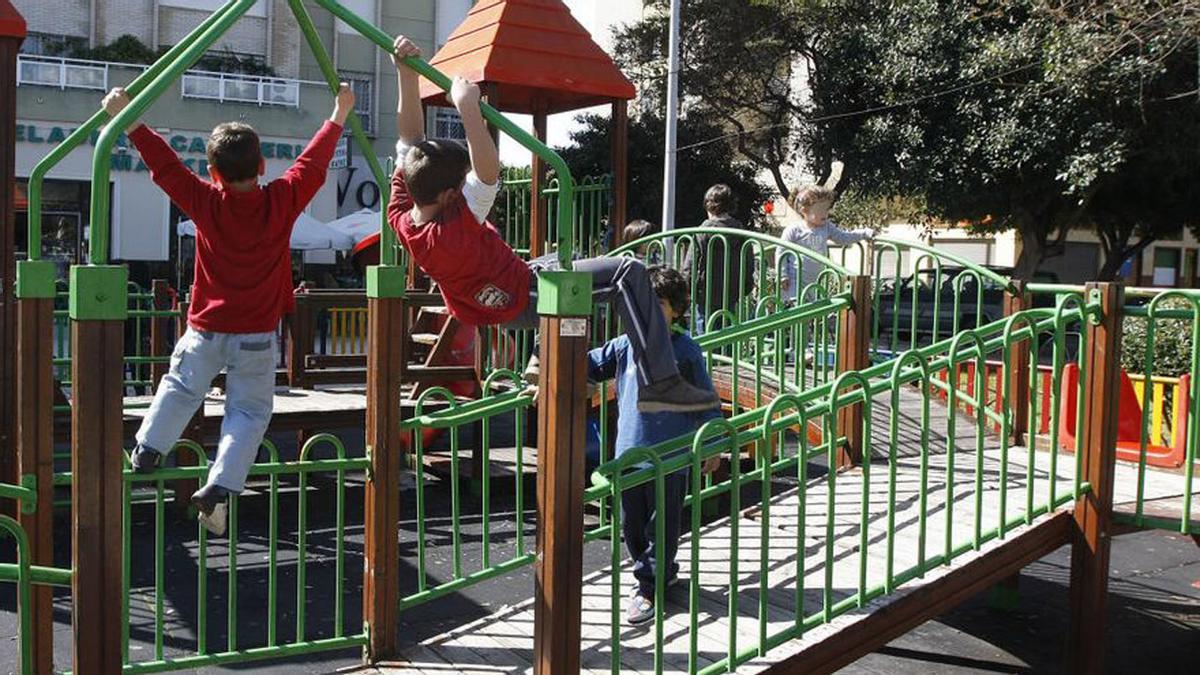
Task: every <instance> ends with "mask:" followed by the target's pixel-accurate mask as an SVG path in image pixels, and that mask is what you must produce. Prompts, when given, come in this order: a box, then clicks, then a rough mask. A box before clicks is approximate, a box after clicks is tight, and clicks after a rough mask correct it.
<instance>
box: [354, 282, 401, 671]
mask: <svg viewBox="0 0 1200 675" xmlns="http://www.w3.org/2000/svg"><path fill="white" fill-rule="evenodd" d="M404 285H405V284H404V269H403V268H401V267H397V266H392V265H386V266H385V265H379V266H374V267H371V268H369V269H368V270H367V307H368V313H367V330H368V334H369V338H368V339H367V428H366V444H367V457H368V458H369V459H370V460H371V468H370V470H369V472H368V474H367V478H368V479H367V484H366V488H365V490H364V494H365V499H366V506H365V511H364V518H365V520H364V532H365V535H364V537H365V541H364V558H363V561H364V570H363V621H364V622H365V623H366V625H367V633H368V642H367V650H366V659H367V661H368V662H369V663H375V662H377V661H380V660H383V659H389V658H393V657H394V656H395V655H396V640H397V635H396V631H397V627H398V624H399V602H400V549H399V539H398V537H399V534H398V533H399V527H400V471H401V468H402V467H403V452H402V449H401V446H400V421H401V410H400V372H401V368H402V366H403V365H404V359H405V354H404V351H405V345H406V340H404V339H402V338H403V336H404V333H403V323H404Z"/></svg>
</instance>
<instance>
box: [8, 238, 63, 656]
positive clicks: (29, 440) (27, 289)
mask: <svg viewBox="0 0 1200 675" xmlns="http://www.w3.org/2000/svg"><path fill="white" fill-rule="evenodd" d="M54 273H55V268H54V263H52V262H49V261H38V260H23V261H21V262H20V263H18V264H17V289H16V290H17V345H16V347H17V372H16V376H17V377H16V397H17V420H16V430H17V433H16V457H17V472H18V474H19V475H20V476H22V477H24V476H31V477H32V480H33V483H34V485H33V487H34V489H35V490H36V493H37V508H35V509H33V510H32V511H28V510H26V509H21V513H20V523H21V527H22V528H23V529H24V530H25V532H26V533H28V535H29V543H30V547H29V557H30V560H29V562H31V563H32V564H34V565H45V566H52V565H53V564H54V529H53V528H54V375H53V370H54V366H53V361H54ZM29 614H30V625H31V627H32V633H33V634H32V635H31V636H30V637H29V638H28V644H29V646H30V649H31V652H30V654H28V655H27V658H28V659H29V663H30V664H31V665H32V672H35V673H49V672H52V671H53V667H54V593H53V589H51V588H50V587H48V586H36V587H35V588H33V589H32V595H31V596H30V607H29Z"/></svg>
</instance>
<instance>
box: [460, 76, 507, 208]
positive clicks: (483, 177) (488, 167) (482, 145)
mask: <svg viewBox="0 0 1200 675" xmlns="http://www.w3.org/2000/svg"><path fill="white" fill-rule="evenodd" d="M450 98H451V100H452V101H454V107H455V108H458V115H459V117H461V118H462V124H463V129H464V130H465V131H466V132H467V148H468V149H469V150H470V151H471V168H472V169H474V170H475V175H476V176H478V177H479V180H480V181H482V182H483V183H486V184H487V185H495V184H496V181H497V180H499V178H500V152H499V151H498V150H497V149H496V142H495V141H493V140H492V134H491V133H490V132H489V131H488V128H487V124H485V123H484V121H483V112H482V111H481V110H480V109H479V85H476V84H472V83H470V82H468V81H466V80H464V79H463V78H461V77H456V78H454V85H453V86H451V87H450Z"/></svg>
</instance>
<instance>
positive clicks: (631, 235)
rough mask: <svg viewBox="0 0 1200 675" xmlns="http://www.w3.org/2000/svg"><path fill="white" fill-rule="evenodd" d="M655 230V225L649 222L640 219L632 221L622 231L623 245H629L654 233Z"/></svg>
mask: <svg viewBox="0 0 1200 675" xmlns="http://www.w3.org/2000/svg"><path fill="white" fill-rule="evenodd" d="M655 229H656V228H655V227H654V224H653V223H651V222H649V221H647V220H641V219H638V220H633V221H630V222H629V224H628V225H626V226H625V229H624V230H621V243H622V244H628V243H629V242H631V241H636V240H638V239H641V238H642V237H644V236H646V235H648V234H650V233H651V232H653V231H654V230H655Z"/></svg>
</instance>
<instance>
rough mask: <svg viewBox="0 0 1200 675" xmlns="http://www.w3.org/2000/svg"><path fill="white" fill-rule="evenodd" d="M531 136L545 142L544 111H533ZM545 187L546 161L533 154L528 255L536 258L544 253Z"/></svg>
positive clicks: (545, 228)
mask: <svg viewBox="0 0 1200 675" xmlns="http://www.w3.org/2000/svg"><path fill="white" fill-rule="evenodd" d="M533 136H534V138H536V139H538V140H539V141H541V142H543V143H545V142H546V113H545V111H538V112H535V113H533ZM544 189H546V162H545V161H544V160H542V158H541V157H538V156H537V155H536V154H534V155H533V159H532V160H531V161H530V164H529V257H530V258H536V257H538V256H541V255H545V253H546V233H547V232H548V231H549V230H548V229H547V227H546V224H547V220H548V219H549V217H550V216H549V214H548V213H547V209H548V208H549V204H548V203H547V201H546V200H545V199H544V198H543V197H542V190H544Z"/></svg>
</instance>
